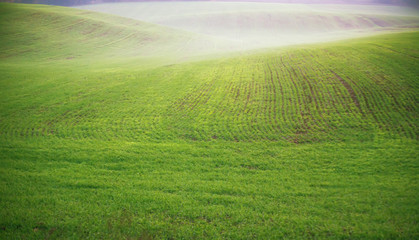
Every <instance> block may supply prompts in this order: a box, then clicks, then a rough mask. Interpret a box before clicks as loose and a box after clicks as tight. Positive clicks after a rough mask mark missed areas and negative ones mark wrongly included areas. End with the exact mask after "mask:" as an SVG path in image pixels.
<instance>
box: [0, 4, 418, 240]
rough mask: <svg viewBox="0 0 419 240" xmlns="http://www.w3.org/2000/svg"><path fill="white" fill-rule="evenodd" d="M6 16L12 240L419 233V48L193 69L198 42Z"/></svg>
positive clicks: (2, 232)
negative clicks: (187, 44)
mask: <svg viewBox="0 0 419 240" xmlns="http://www.w3.org/2000/svg"><path fill="white" fill-rule="evenodd" d="M3 6H4V8H3ZM4 9H6V10H4ZM0 11H3V12H2V13H1V14H0V16H1V19H0V20H1V21H0V22H1V28H0V35H1V36H2V38H1V40H0V46H1V47H0V73H1V74H0V76H1V77H0V101H1V104H0V156H1V157H0V206H2V207H1V208H0V216H1V218H0V238H2V239H16V238H17V239H19V238H22V239H40V238H48V239H54V238H55V239H63V238H65V239H67V238H70V239H71V238H74V239H85V238H94V239H190V238H197V239H201V238H232V239H255V238H256V239H278V238H290V239H307V238H309V239H318V238H321V239H323V238H329V239H397V238H400V239H413V238H416V236H417V235H418V232H419V231H418V230H419V229H418V225H417V219H418V215H419V213H418V204H419V203H418V200H417V198H416V196H417V193H418V190H419V189H418V187H419V186H418V181H417V176H418V173H419V172H418V167H419V166H418V165H419V162H418V158H417V134H418V132H417V120H416V119H417V117H418V116H417V113H418V109H417V91H418V83H417V76H418V75H419V72H418V69H419V66H418V64H419V63H418V61H417V58H418V57H419V50H418V46H417V42H418V40H419V39H418V38H419V34H418V32H408V33H397V34H388V35H381V36H376V37H370V38H365V39H357V40H348V41H341V42H336V43H329V44H318V45H306V46H300V47H289V48H282V49H272V50H263V51H255V52H248V53H236V54H232V55H231V56H223V57H219V58H215V57H214V56H212V57H211V58H210V59H207V60H205V61H204V60H202V61H195V62H194V61H191V60H190V59H189V62H183V63H179V62H178V61H180V60H177V59H183V58H184V57H185V56H190V55H188V54H189V53H187V52H186V53H176V51H177V50H176V49H178V48H177V47H178V46H181V45H182V44H180V45H179V44H178V43H179V42H177V43H176V41H177V40H178V39H179V38H180V39H183V38H184V37H185V36H186V37H188V36H189V35H188V34H185V33H181V32H177V31H174V30H167V31H166V30H161V28H160V27H159V26H156V25H151V24H147V23H141V22H135V21H133V20H127V19H122V18H118V17H115V16H109V15H102V14H96V13H91V12H87V11H80V10H74V9H66V8H59V7H45V6H32V5H12V4H2V5H1V7H0ZM6 13H7V14H6ZM5 19H11V20H13V21H11V22H10V24H11V25H10V26H7V25H6V24H5V21H3V20H5ZM29 22H31V23H32V24H28V23H29ZM72 24H75V25H74V26H73V25H72ZM69 25H71V26H73V27H69ZM63 28H64V29H66V30H65V31H64V30H62V29H63ZM57 29H61V30H57ZM150 29H152V30H150ZM160 30H161V31H160ZM85 31H92V32H91V33H89V34H88V35H84V33H83V32H85ZM106 32H110V33H112V34H108V35H106V34H104V33H106ZM130 33H132V34H134V36H135V37H132V38H126V37H124V36H125V35H124V34H130ZM103 34H104V35H103ZM145 37H151V38H153V39H157V40H156V41H153V42H151V43H149V42H147V41H145V42H147V43H144V39H145ZM178 37H179V38H178ZM115 41H116V42H115ZM109 43H112V44H109ZM142 44H145V45H144V47H139V48H137V47H138V45H141V46H143V45H142ZM94 46H100V47H97V48H95V47H94ZM161 49H169V50H170V51H169V50H168V51H167V55H165V54H163V52H160V51H163V50H161ZM76 50H77V51H76ZM131 50H132V51H133V52H134V53H135V54H131V53H130V52H129V51H131ZM143 50H144V51H148V53H147V54H145V53H144V52H143ZM154 50H156V51H154ZM75 53H77V54H79V55H76V56H75V58H74V59H72V58H69V59H67V58H68V57H70V56H73V55H74V54H75ZM143 53H144V54H143ZM199 54H203V52H199ZM127 56H130V57H127Z"/></svg>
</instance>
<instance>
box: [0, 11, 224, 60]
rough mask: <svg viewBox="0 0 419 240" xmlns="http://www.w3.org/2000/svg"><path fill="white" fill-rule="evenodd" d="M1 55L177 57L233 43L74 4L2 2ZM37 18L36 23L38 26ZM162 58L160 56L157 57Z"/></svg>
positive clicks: (10, 57)
mask: <svg viewBox="0 0 419 240" xmlns="http://www.w3.org/2000/svg"><path fill="white" fill-rule="evenodd" d="M0 11H1V15H0V17H1V21H3V22H8V24H2V29H1V33H2V47H1V50H0V58H1V59H6V60H7V61H12V60H16V61H25V60H29V63H33V61H34V60H36V62H50V63H52V64H54V63H55V62H57V61H62V60H64V61H68V60H72V61H75V60H77V61H79V62H80V61H83V59H84V60H86V59H87V62H88V63H85V62H83V64H91V63H90V62H91V61H92V60H93V58H94V60H95V61H101V60H103V59H106V61H109V59H113V61H115V60H116V59H119V60H121V59H130V58H135V59H137V60H138V59H140V58H142V57H143V58H146V59H147V60H146V61H144V63H145V62H149V61H150V60H151V59H169V58H171V59H172V60H173V59H175V60H176V61H179V60H180V59H181V58H187V57H188V56H194V55H199V54H201V55H202V54H205V53H206V52H211V53H214V52H217V50H224V49H225V47H226V46H227V47H229V46H230V45H228V43H227V44H225V43H224V42H223V44H224V45H223V44H221V42H220V41H217V40H215V39H213V38H208V37H202V36H200V35H198V34H192V33H188V32H185V31H179V30H173V29H170V28H167V27H163V26H158V25H155V24H150V23H145V22H140V21H133V20H131V19H126V18H121V17H117V16H111V15H104V14H100V13H94V12H91V11H81V10H76V9H71V8H57V7H53V6H45V5H24V4H21V5H18V7H15V6H14V5H13V4H6V3H2V4H1V7H0ZM34 22H36V27H32V25H33V23H34ZM156 61H157V60H156Z"/></svg>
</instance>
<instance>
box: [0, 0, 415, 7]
mask: <svg viewBox="0 0 419 240" xmlns="http://www.w3.org/2000/svg"><path fill="white" fill-rule="evenodd" d="M161 1H168V2H185V1H188V2H199V1H204V2H205V1H211V2H276V3H303V4H389V5H401V6H413V7H419V1H418V0H182V1H178V0H0V2H13V3H30V4H48V5H57V6H76V5H86V4H100V3H119V2H161Z"/></svg>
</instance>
